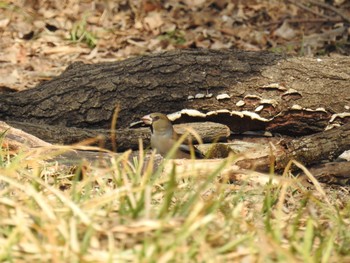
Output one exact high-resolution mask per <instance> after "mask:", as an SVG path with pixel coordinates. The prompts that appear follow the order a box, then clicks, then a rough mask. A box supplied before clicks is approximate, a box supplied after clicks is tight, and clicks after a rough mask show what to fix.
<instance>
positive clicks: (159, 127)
mask: <svg viewBox="0 0 350 263" xmlns="http://www.w3.org/2000/svg"><path fill="white" fill-rule="evenodd" d="M141 120H142V121H143V122H144V123H145V124H148V125H151V127H152V132H153V131H155V132H164V131H165V132H167V131H172V130H173V126H172V124H171V122H170V120H169V119H168V117H167V116H166V115H165V114H162V113H158V112H156V113H151V114H149V115H146V116H143V117H142V118H141Z"/></svg>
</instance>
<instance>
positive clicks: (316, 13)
mask: <svg viewBox="0 0 350 263" xmlns="http://www.w3.org/2000/svg"><path fill="white" fill-rule="evenodd" d="M287 2H289V3H291V4H293V5H295V6H297V7H299V8H301V9H304V10H305V11H308V12H310V13H312V14H314V15H317V16H321V17H323V18H325V19H328V21H330V20H332V19H334V17H330V16H327V15H324V14H320V13H319V12H317V11H314V10H312V9H311V8H308V7H306V6H305V5H303V4H301V3H299V2H296V1H294V0H287Z"/></svg>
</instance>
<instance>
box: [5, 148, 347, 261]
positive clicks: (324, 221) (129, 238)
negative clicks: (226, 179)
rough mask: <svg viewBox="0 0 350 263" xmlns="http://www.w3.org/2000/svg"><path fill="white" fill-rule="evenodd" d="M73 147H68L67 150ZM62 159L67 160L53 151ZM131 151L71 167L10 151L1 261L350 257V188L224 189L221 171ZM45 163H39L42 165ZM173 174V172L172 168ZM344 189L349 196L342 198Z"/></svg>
mask: <svg viewBox="0 0 350 263" xmlns="http://www.w3.org/2000/svg"><path fill="white" fill-rule="evenodd" d="M65 150H67V151H68V150H69V148H68V147H67V148H63V149H59V152H60V153H62V152H63V151H65ZM52 155H53V156H56V155H57V153H52ZM131 156H132V155H131V153H130V152H125V153H124V154H122V155H119V156H118V157H110V160H108V162H101V161H96V163H89V162H86V161H83V162H82V163H81V164H80V165H75V166H74V167H72V166H67V165H62V164H58V163H55V162H51V163H50V162H48V161H45V160H48V156H47V153H46V154H36V155H35V156H29V155H28V154H13V153H10V151H9V150H8V149H6V147H3V148H1V150H0V160H1V163H0V213H1V218H0V224H1V227H0V260H1V261H7V262H24V261H25V262H32V261H53V262H119V261H121V262H129V261H130V262H135V261H138V262H139V261H141V262H145V261H147V262H152V261H153V262H169V261H171V262H191V261H206V262H207V261H209V262H211V261H212V262H226V261H231V262H232V261H254V262H255V261H263V262H268V261H271V262H272V261H273V262H336V261H339V260H340V261H343V262H344V260H345V261H349V260H350V257H349V255H350V249H349V248H350V234H349V231H348V230H349V227H350V204H349V202H348V201H349V191H348V189H347V188H342V189H338V192H334V190H333V191H330V189H327V188H324V187H322V186H321V185H320V184H319V183H318V182H317V181H315V180H316V179H315V178H313V177H312V175H311V174H310V173H308V171H307V170H306V169H305V168H304V167H303V166H302V165H301V164H299V163H297V162H291V163H290V164H289V165H288V167H290V166H291V165H292V164H293V165H297V166H298V167H299V168H300V169H302V170H304V172H305V174H306V175H307V177H308V178H309V179H310V180H311V181H312V182H313V184H314V186H305V185H303V184H301V183H300V180H298V179H293V177H290V176H289V175H290V170H289V168H288V167H287V168H286V171H285V173H284V176H285V177H290V178H289V179H290V180H281V181H280V183H278V184H276V183H272V180H270V181H269V182H268V183H266V184H265V185H258V184H254V183H253V182H251V181H249V182H246V183H242V184H240V185H233V184H228V183H222V181H221V180H220V179H219V178H221V173H222V172H223V171H224V170H225V169H226V168H227V167H229V166H230V164H231V163H232V160H234V157H232V156H230V157H229V158H227V159H224V160H223V161H222V162H221V163H220V165H218V166H217V167H216V168H215V169H214V170H210V171H207V172H205V171H203V170H201V172H200V173H198V174H197V173H196V172H195V171H194V170H193V171H192V172H190V173H187V172H186V173H181V172H179V169H178V165H177V163H176V162H173V161H172V160H164V162H163V163H161V164H160V165H159V167H158V168H154V167H155V163H154V162H155V154H154V153H153V154H152V155H151V156H150V157H148V158H146V157H145V152H144V150H143V149H142V148H140V152H139V156H137V157H131ZM33 158H35V160H34V159H33ZM166 166H167V167H171V169H164V167H166ZM341 191H342V192H341Z"/></svg>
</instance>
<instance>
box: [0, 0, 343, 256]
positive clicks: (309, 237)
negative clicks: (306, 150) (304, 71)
mask: <svg viewBox="0 0 350 263" xmlns="http://www.w3.org/2000/svg"><path fill="white" fill-rule="evenodd" d="M0 11H1V12H0V33H1V40H0V76H1V78H0V92H15V91H21V90H25V89H28V88H33V87H35V86H36V85H37V84H38V83H40V82H42V81H46V80H50V79H52V78H53V77H55V76H58V75H60V74H61V73H62V72H63V71H64V69H65V68H66V67H67V66H68V65H69V64H71V63H73V62H75V61H83V62H85V63H98V62H111V61H116V60H121V59H125V58H128V57H131V56H136V55H140V54H146V53H154V52H161V51H165V50H172V49H179V48H211V49H220V48H235V49H242V50H255V51H259V50H269V51H271V52H278V53H283V54H286V55H291V56H324V55H326V56H342V55H349V54H350V37H349V35H350V28H349V23H350V3H349V1H346V0H334V1H321V0H319V1H316V0H303V1H297V0H285V1H280V0H266V1H262V0H261V1H259V0H247V1H239V0H232V1H229V0H209V1H208V0H207V1H206V0H183V1H175V0H168V1H166V0H142V1H141V0H140V1H137V0H134V1H133V0H119V1H108V0H107V1H90V0H85V1H83V0H82V1H73V0H66V1H45V0H42V1H40V0H14V1H0ZM5 133H6V131H5V132H4V133H3V134H1V135H0V142H2V140H3V138H4V135H5ZM40 151H41V150H38V151H36V149H34V150H33V151H30V152H13V151H11V149H6V148H5V147H2V148H0V214H1V218H0V261H1V262H34V261H35V262H48V261H50V262H350V231H349V229H350V188H349V186H338V185H325V184H318V183H317V182H316V183H314V184H310V183H308V184H305V183H304V182H302V181H300V180H299V179H298V178H295V177H294V176H292V172H291V171H289V170H286V171H285V172H284V174H283V177H281V178H282V180H281V181H280V183H278V184H274V183H273V180H271V181H270V182H269V183H266V184H263V185H261V184H258V183H254V182H246V183H241V184H228V183H223V182H222V178H220V174H221V173H222V171H223V170H224V169H225V168H227V167H228V165H229V163H230V161H232V160H230V159H226V160H223V163H222V164H221V165H220V166H219V167H217V169H216V170H215V171H211V172H208V174H207V176H206V177H205V178H203V177H201V176H199V175H196V174H190V175H185V174H179V173H177V172H176V169H175V168H174V169H173V170H172V171H171V172H170V173H168V174H164V173H163V172H162V168H163V167H162V166H161V167H160V168H159V169H158V170H155V171H153V170H152V169H146V170H144V169H143V168H142V167H143V163H142V162H143V160H144V158H143V157H144V156H143V152H142V151H141V152H140V155H141V158H139V159H136V158H135V159H133V161H130V158H129V154H130V153H129V152H125V153H124V155H122V156H120V157H119V158H116V159H111V160H110V163H109V164H105V163H103V162H99V161H96V163H93V164H91V163H86V162H83V163H82V164H81V165H77V166H74V167H66V166H60V165H58V164H57V163H50V162H47V161H44V160H47V158H48V157H49V156H47V153H46V152H45V149H44V150H43V152H40ZM60 152H61V150H58V152H57V153H52V155H53V157H54V156H55V154H59V153H60ZM231 158H234V157H232V156H231ZM167 162H169V161H165V162H164V165H167ZM294 175H295V174H294ZM307 177H308V179H309V181H313V179H314V178H313V177H312V175H311V174H308V175H307ZM218 178H220V180H219V179H218ZM271 178H272V174H271Z"/></svg>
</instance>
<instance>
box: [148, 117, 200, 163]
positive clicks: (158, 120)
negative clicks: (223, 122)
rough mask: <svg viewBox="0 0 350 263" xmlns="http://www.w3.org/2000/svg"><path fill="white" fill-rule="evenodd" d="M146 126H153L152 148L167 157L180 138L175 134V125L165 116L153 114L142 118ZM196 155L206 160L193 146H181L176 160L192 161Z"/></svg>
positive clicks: (175, 157) (176, 153) (175, 156)
mask: <svg viewBox="0 0 350 263" xmlns="http://www.w3.org/2000/svg"><path fill="white" fill-rule="evenodd" d="M142 121H143V122H144V123H145V124H148V125H151V132H152V135H151V146H152V148H153V149H156V150H157V152H158V153H159V154H161V155H162V156H163V157H165V156H167V154H168V153H169V151H170V150H171V149H172V148H173V147H174V145H175V143H176V141H177V140H178V139H179V138H180V136H179V135H178V134H177V133H176V132H175V130H174V128H173V125H172V124H171V122H170V120H169V119H168V117H167V116H166V115H165V114H162V113H151V114H149V115H146V116H144V117H142ZM191 152H192V155H194V157H195V158H197V159H202V158H204V156H203V154H202V153H201V152H200V151H199V150H198V149H197V148H195V147H194V146H193V145H191V144H181V145H180V146H179V147H178V149H177V150H176V152H175V154H174V156H170V157H171V158H174V159H190V158H191Z"/></svg>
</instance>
